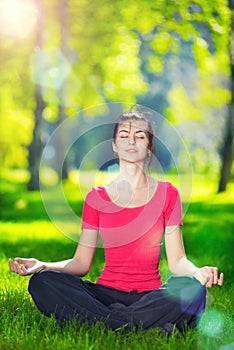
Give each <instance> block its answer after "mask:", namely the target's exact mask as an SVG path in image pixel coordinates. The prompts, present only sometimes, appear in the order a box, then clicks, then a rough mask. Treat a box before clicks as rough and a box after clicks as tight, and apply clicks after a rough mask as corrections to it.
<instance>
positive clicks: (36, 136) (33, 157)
mask: <svg viewBox="0 0 234 350" xmlns="http://www.w3.org/2000/svg"><path fill="white" fill-rule="evenodd" d="M37 8H38V21H37V33H36V47H37V50H41V49H42V41H43V28H44V9H43V3H42V1H41V0H37ZM36 62H37V60H36ZM35 69H36V75H37V67H35ZM35 100H36V108H35V112H34V116H35V125H34V130H33V139H32V143H31V144H30V145H29V147H28V163H29V164H28V168H29V171H30V180H29V183H28V190H30V191H34V190H39V188H40V186H39V165H40V160H41V153H42V148H43V145H42V141H41V123H42V112H43V109H44V108H45V104H44V101H43V97H42V88H41V86H40V85H39V84H38V79H37V78H36V87H35Z"/></svg>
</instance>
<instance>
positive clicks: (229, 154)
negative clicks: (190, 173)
mask: <svg viewBox="0 0 234 350" xmlns="http://www.w3.org/2000/svg"><path fill="white" fill-rule="evenodd" d="M228 5H229V8H230V10H231V17H232V19H231V33H230V62H231V82H230V85H231V93H232V101H231V103H230V105H229V108H228V116H227V118H226V125H225V134H224V145H223V150H222V166H221V174H220V180H219V187H218V192H223V191H225V190H226V187H227V183H228V181H229V180H230V178H231V168H232V161H233V126H234V125H233V115H234V52H233V51H234V47H233V40H234V1H233V0H229V1H228Z"/></svg>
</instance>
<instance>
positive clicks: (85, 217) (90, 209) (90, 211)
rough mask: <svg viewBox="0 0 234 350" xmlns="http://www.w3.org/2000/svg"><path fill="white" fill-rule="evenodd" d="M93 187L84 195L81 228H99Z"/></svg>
mask: <svg viewBox="0 0 234 350" xmlns="http://www.w3.org/2000/svg"><path fill="white" fill-rule="evenodd" d="M94 197H96V196H95V193H94V189H92V190H91V191H90V192H89V193H88V194H87V196H86V198H85V201H84V206H83V211H82V226H81V227H82V228H87V229H90V230H98V229H99V210H98V209H97V206H96V205H93V202H94Z"/></svg>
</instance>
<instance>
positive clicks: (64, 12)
mask: <svg viewBox="0 0 234 350" xmlns="http://www.w3.org/2000/svg"><path fill="white" fill-rule="evenodd" d="M58 14H59V23H60V36H61V52H62V54H63V55H64V56H65V58H67V59H68V56H69V44H68V40H69V30H68V3H67V0H60V1H59V3H58ZM66 80H67V79H66ZM66 80H64V82H63V84H62V86H61V88H60V89H59V90H58V95H59V106H58V107H59V108H58V121H57V124H58V125H60V124H61V123H62V122H63V121H64V120H65V119H66V118H67V116H66V111H65V105H66V101H65V100H66V97H65V94H66ZM66 137H67V134H66V132H65V131H64V132H63V130H62V129H61V132H60V138H59V140H58V144H57V145H56V156H57V157H58V158H59V160H61V159H64V161H63V167H62V169H61V171H59V172H58V175H59V177H60V179H67V177H68V164H67V160H66V157H65V154H66V152H67V150H66V149H65V147H66V146H65V145H66ZM58 164H60V161H59V162H58Z"/></svg>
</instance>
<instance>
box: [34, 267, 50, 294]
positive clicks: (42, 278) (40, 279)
mask: <svg viewBox="0 0 234 350" xmlns="http://www.w3.org/2000/svg"><path fill="white" fill-rule="evenodd" d="M54 273H56V272H55V271H47V270H41V271H40V272H38V273H35V274H34V275H33V276H32V277H31V278H30V280H29V285H28V291H29V293H30V294H31V295H34V294H35V293H38V292H40V290H42V288H43V289H45V288H46V285H48V281H49V280H51V279H52V278H53V277H52V276H53V274H54Z"/></svg>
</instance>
